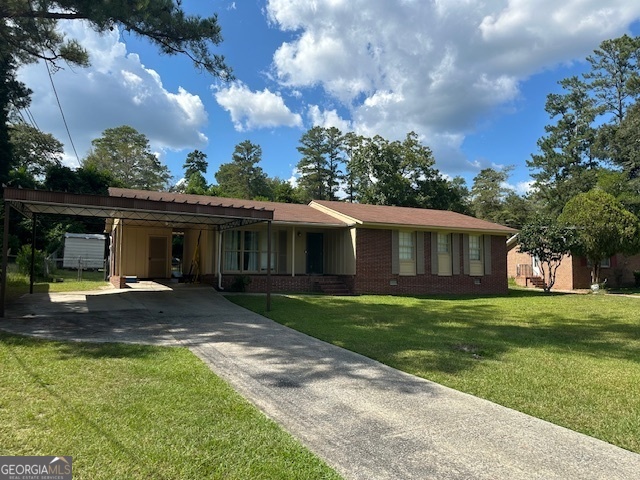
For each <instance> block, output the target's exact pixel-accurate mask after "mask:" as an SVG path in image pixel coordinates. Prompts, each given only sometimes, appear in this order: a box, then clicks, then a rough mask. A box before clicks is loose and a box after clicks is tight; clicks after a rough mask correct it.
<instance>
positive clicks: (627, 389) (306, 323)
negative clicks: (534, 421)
mask: <svg viewBox="0 0 640 480" xmlns="http://www.w3.org/2000/svg"><path fill="white" fill-rule="evenodd" d="M229 299H230V300H231V301H233V302H235V303H238V304H239V305H242V306H244V307H247V308H249V309H251V310H254V311H256V312H259V313H262V314H264V307H265V304H264V298H261V297H255V296H233V297H229ZM638 311H640V300H639V299H635V298H626V297H620V296H614V295H544V294H541V293H538V292H531V291H523V290H512V291H511V293H510V294H509V295H508V296H502V297H455V298H442V297H440V298H413V297H391V296H361V297H318V296H308V297H307V296H292V297H282V296H274V298H273V300H272V311H271V312H269V313H267V314H266V316H268V317H270V318H272V319H274V320H276V321H278V322H280V323H282V324H284V325H287V326H289V327H292V328H294V329H296V330H299V331H301V332H305V333H307V334H309V335H312V336H314V337H317V338H320V339H323V340H325V341H327V342H330V343H333V344H335V345H339V346H341V347H344V348H347V349H349V350H353V351H355V352H358V353H361V354H363V355H365V356H367V357H370V358H374V359H376V360H379V361H380V362H382V363H385V364H387V365H390V366H392V367H395V368H398V369H400V370H403V371H405V372H409V373H412V374H414V375H418V376H420V377H423V378H427V379H430V380H433V381H435V382H438V383H441V384H443V385H447V386H449V387H452V388H455V389H457V390H461V391H464V392H468V393H471V394H473V395H476V396H479V397H482V398H486V399H489V400H491V401H493V402H496V403H499V404H501V405H505V406H507V407H511V408H513V409H516V410H519V411H521V412H525V413H528V414H530V415H533V416H536V417H539V418H543V419H545V420H548V421H551V422H553V423H556V424H558V425H562V426H565V427H568V428H570V429H573V430H576V431H579V432H583V433H586V434H588V435H591V436H594V437H597V438H600V439H602V440H605V441H607V442H610V443H612V444H615V445H619V446H621V447H623V448H626V449H628V450H632V451H635V452H638V453H640V315H639V314H638Z"/></svg>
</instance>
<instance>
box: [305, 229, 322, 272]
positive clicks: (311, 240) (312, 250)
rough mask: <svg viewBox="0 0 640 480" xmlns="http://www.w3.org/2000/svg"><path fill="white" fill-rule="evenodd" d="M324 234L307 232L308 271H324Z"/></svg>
mask: <svg viewBox="0 0 640 480" xmlns="http://www.w3.org/2000/svg"><path fill="white" fill-rule="evenodd" d="M323 265H324V236H323V234H322V233H307V273H308V274H316V275H322V274H323V273H324V269H323Z"/></svg>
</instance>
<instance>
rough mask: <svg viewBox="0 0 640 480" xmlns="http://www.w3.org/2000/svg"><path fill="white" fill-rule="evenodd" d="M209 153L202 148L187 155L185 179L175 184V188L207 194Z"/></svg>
mask: <svg viewBox="0 0 640 480" xmlns="http://www.w3.org/2000/svg"><path fill="white" fill-rule="evenodd" d="M208 166H209V164H208V162H207V154H206V153H203V152H201V151H200V150H194V151H193V152H190V153H189V154H188V155H187V159H186V160H185V161H184V164H183V165H182V168H184V180H181V181H180V182H178V185H176V186H174V187H173V188H174V190H176V191H179V192H181V193H189V194H194V195H205V193H206V191H207V189H208V188H209V187H208V185H207V180H206V179H205V178H204V174H205V173H207V167H208Z"/></svg>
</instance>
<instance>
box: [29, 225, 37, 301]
mask: <svg viewBox="0 0 640 480" xmlns="http://www.w3.org/2000/svg"><path fill="white" fill-rule="evenodd" d="M35 263H36V214H35V213H34V214H33V220H32V221H31V270H29V293H30V294H32V293H33V280H34V277H35V275H34V273H35Z"/></svg>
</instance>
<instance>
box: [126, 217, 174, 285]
mask: <svg viewBox="0 0 640 480" xmlns="http://www.w3.org/2000/svg"><path fill="white" fill-rule="evenodd" d="M151 236H153V237H168V242H167V245H168V249H169V250H168V252H167V267H166V277H169V276H170V275H171V261H170V260H171V229H170V228H153V227H152V228H148V227H129V226H127V225H126V224H125V225H124V228H123V237H122V249H121V251H120V255H122V272H121V275H123V276H126V275H135V276H137V277H139V278H147V277H148V276H149V237H151Z"/></svg>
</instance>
